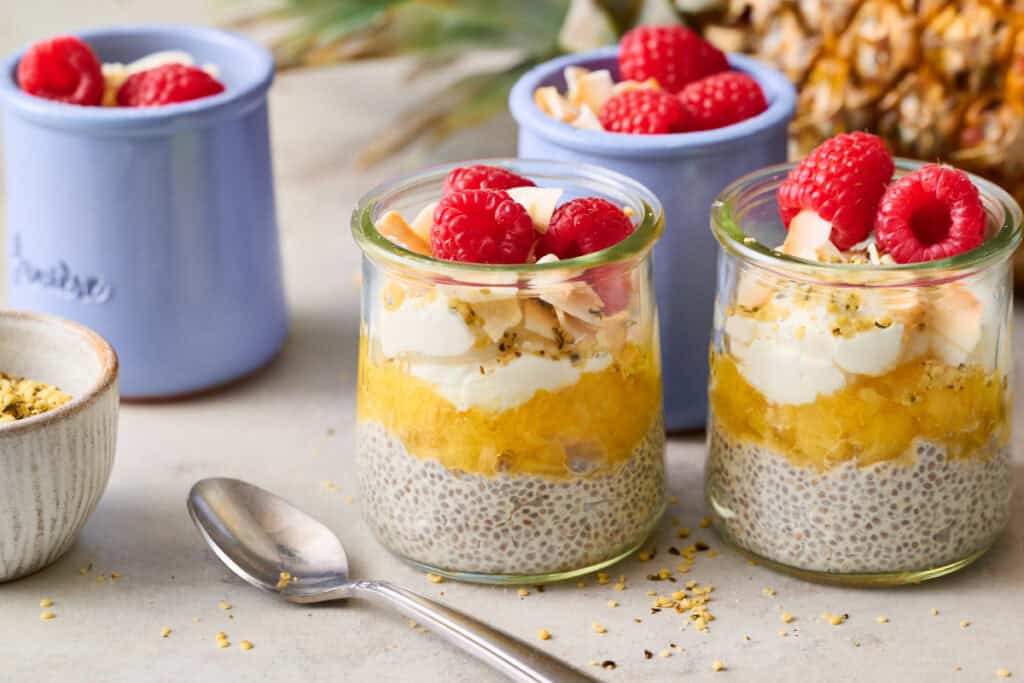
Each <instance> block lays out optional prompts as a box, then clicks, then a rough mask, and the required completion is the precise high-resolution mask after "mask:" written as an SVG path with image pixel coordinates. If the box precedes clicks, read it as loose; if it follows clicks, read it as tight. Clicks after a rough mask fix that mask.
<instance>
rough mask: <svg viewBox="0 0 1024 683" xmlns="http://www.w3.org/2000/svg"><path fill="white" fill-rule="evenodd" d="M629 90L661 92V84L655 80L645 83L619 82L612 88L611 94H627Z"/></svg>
mask: <svg viewBox="0 0 1024 683" xmlns="http://www.w3.org/2000/svg"><path fill="white" fill-rule="evenodd" d="M630 90H661V84H659V83H658V81H657V79H655V78H648V79H647V80H646V81H619V82H618V83H616V84H615V85H614V86H613V87H612V94H613V95H618V94H619V93H624V92H629V91H630Z"/></svg>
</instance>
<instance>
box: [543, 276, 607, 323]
mask: <svg viewBox="0 0 1024 683" xmlns="http://www.w3.org/2000/svg"><path fill="white" fill-rule="evenodd" d="M540 298H541V299H543V300H544V301H547V302H548V303H549V304H551V305H552V306H554V307H555V310H556V311H558V310H561V311H563V312H565V313H567V314H569V315H571V316H573V317H574V318H578V319H579V320H581V321H583V322H585V323H589V324H591V325H598V324H600V323H601V319H602V316H601V309H602V308H603V307H604V302H603V301H601V297H599V296H598V295H597V292H595V291H594V290H593V288H592V287H591V286H590V285H588V284H587V283H585V282H563V283H561V284H558V285H553V286H551V287H548V288H546V289H545V290H544V291H543V292H542V293H541V297H540Z"/></svg>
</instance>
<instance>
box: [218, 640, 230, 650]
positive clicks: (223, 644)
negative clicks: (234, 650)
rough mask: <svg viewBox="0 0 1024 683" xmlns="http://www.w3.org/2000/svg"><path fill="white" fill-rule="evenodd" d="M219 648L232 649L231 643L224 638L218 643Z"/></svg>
mask: <svg viewBox="0 0 1024 683" xmlns="http://www.w3.org/2000/svg"><path fill="white" fill-rule="evenodd" d="M217 647H219V648H221V649H223V648H225V647H231V641H229V640H227V639H226V638H222V639H220V640H218V641H217Z"/></svg>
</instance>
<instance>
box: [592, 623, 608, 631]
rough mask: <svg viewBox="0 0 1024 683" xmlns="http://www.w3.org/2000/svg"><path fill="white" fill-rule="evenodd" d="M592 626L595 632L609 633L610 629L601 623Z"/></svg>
mask: <svg viewBox="0 0 1024 683" xmlns="http://www.w3.org/2000/svg"><path fill="white" fill-rule="evenodd" d="M591 628H593V629H594V633H608V629H606V628H605V627H604V626H602V625H601V624H597V623H595V624H594V625H593V626H592V627H591Z"/></svg>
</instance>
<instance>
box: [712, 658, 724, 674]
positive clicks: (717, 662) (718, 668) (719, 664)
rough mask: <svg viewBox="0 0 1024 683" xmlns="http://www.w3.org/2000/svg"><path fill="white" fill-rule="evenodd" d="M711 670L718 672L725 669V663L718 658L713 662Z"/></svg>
mask: <svg viewBox="0 0 1024 683" xmlns="http://www.w3.org/2000/svg"><path fill="white" fill-rule="evenodd" d="M711 670H712V671H716V672H717V671H725V664H723V663H722V660H721V659H716V660H715V661H714V662H712V663H711Z"/></svg>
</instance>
